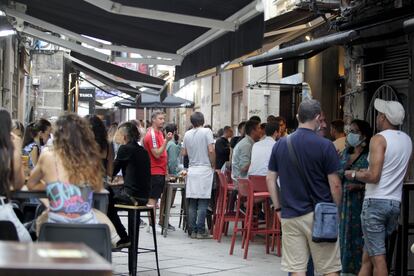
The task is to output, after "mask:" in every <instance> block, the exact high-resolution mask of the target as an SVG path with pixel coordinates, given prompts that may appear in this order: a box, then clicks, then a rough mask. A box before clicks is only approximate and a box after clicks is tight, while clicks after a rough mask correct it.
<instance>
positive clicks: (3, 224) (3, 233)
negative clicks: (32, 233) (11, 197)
mask: <svg viewBox="0 0 414 276" xmlns="http://www.w3.org/2000/svg"><path fill="white" fill-rule="evenodd" d="M0 240H1V241H18V240H19V236H18V235H17V230H16V227H15V226H14V224H13V222H11V221H9V220H0Z"/></svg>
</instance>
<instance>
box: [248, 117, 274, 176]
mask: <svg viewBox="0 0 414 276" xmlns="http://www.w3.org/2000/svg"><path fill="white" fill-rule="evenodd" d="M265 134H266V137H265V138H264V139H262V140H261V141H259V142H256V143H255V144H254V145H253V148H252V157H251V161H250V167H249V171H248V173H247V174H248V175H263V176H266V175H267V172H268V165H269V160H270V155H271V153H272V149H273V146H274V144H275V143H276V140H277V139H279V136H280V133H279V124H278V123H276V122H270V123H267V124H266V127H265Z"/></svg>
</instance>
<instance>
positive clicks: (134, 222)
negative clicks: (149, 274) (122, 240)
mask: <svg viewBox="0 0 414 276" xmlns="http://www.w3.org/2000/svg"><path fill="white" fill-rule="evenodd" d="M114 207H115V208H116V209H118V210H120V211H127V212H128V234H129V237H130V239H131V246H130V247H129V249H128V268H129V273H130V274H131V275H136V274H137V262H138V254H141V253H149V252H154V253H155V260H156V262H157V272H158V275H160V267H159V264H158V247H157V236H156V232H155V223H154V222H155V215H154V208H152V207H147V206H134V205H123V204H115V205H114ZM142 212H149V213H150V216H151V221H152V222H153V223H152V236H153V240H154V249H148V248H142V247H138V241H139V222H140V220H141V213H142ZM139 250H142V251H139ZM121 252H122V251H121Z"/></svg>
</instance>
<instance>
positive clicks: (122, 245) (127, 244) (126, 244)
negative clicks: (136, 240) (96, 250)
mask: <svg viewBox="0 0 414 276" xmlns="http://www.w3.org/2000/svg"><path fill="white" fill-rule="evenodd" d="M130 246H131V241H130V240H129V238H124V239H120V240H119V241H118V242H117V243H116V248H117V249H120V248H125V247H130Z"/></svg>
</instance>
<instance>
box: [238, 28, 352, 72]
mask: <svg viewBox="0 0 414 276" xmlns="http://www.w3.org/2000/svg"><path fill="white" fill-rule="evenodd" d="M357 37H358V32H357V31H354V30H352V31H347V32H342V33H335V34H332V35H328V36H324V37H320V38H317V39H314V40H311V41H307V42H303V43H299V44H296V45H293V46H289V47H286V48H283V49H277V50H270V51H269V52H267V53H265V54H262V55H259V56H255V57H251V58H247V59H246V60H245V61H244V62H243V65H256V64H262V65H265V64H267V63H268V62H271V61H273V63H277V60H281V59H289V58H299V57H301V56H306V55H309V54H312V53H317V52H318V51H321V50H324V49H326V48H328V47H330V46H333V45H340V44H344V43H347V42H351V41H352V40H354V39H356V38H357Z"/></svg>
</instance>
